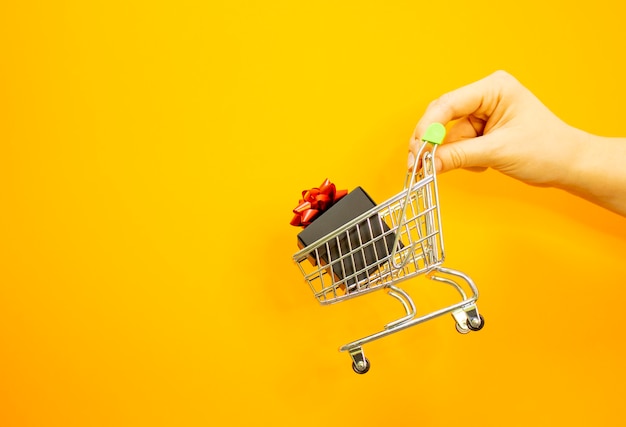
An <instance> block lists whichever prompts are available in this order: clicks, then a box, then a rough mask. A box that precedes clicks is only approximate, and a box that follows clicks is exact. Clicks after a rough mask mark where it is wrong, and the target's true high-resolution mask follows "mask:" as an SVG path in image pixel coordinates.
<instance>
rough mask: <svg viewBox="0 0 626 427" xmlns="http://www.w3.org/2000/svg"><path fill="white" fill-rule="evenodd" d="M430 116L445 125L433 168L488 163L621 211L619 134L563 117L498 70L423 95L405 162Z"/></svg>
mask: <svg viewBox="0 0 626 427" xmlns="http://www.w3.org/2000/svg"><path fill="white" fill-rule="evenodd" d="M434 122H439V123H442V124H444V125H447V126H446V127H447V128H448V133H447V135H446V139H445V142H444V144H442V145H441V146H440V147H439V148H438V149H437V152H436V158H435V166H436V168H437V171H438V172H447V171H450V170H453V169H457V168H464V169H470V170H485V169H487V168H493V169H495V170H497V171H499V172H502V173H504V174H505V175H508V176H510V177H512V178H515V179H518V180H520V181H522V182H525V183H527V184H530V185H535V186H542V187H556V188H560V189H562V190H565V191H568V192H569V193H572V194H574V195H576V196H579V197H582V198H584V199H587V200H589V201H591V202H593V203H595V204H597V205H600V206H602V207H604V208H606V209H609V210H611V211H613V212H615V213H617V214H619V215H622V216H626V138H608V137H602V136H597V135H592V134H590V133H587V132H584V131H582V130H579V129H576V128H574V127H572V126H570V125H568V124H566V123H565V122H563V121H562V120H561V119H559V118H558V117H557V116H555V115H554V114H553V113H552V112H551V111H550V110H549V109H548V108H547V107H546V106H545V105H543V104H542V103H541V101H540V100H539V99H538V98H537V97H536V96H535V95H533V94H532V93H531V92H530V91H529V90H528V89H527V88H525V87H524V86H523V85H522V84H521V83H520V82H519V81H518V80H516V79H515V78H514V77H513V76H511V75H510V74H508V73H506V72H505V71H497V72H495V73H493V74H491V75H489V76H487V77H485V78H484V79H482V80H479V81H476V82H474V83H471V84H469V85H467V86H464V87H461V88H459V89H456V90H454V91H452V92H449V93H447V94H445V95H443V96H441V97H440V98H438V99H436V100H435V101H433V102H431V103H430V105H429V106H428V108H427V109H426V111H425V112H424V115H423V116H422V118H421V119H420V121H419V122H418V123H417V126H416V128H415V132H414V134H413V136H412V137H411V141H410V148H409V159H408V163H409V165H408V166H409V168H411V167H412V166H413V164H414V158H415V157H414V156H415V153H416V151H417V149H418V147H419V145H420V142H421V135H422V134H423V133H424V132H425V130H426V128H427V127H428V125H430V124H431V123H434Z"/></svg>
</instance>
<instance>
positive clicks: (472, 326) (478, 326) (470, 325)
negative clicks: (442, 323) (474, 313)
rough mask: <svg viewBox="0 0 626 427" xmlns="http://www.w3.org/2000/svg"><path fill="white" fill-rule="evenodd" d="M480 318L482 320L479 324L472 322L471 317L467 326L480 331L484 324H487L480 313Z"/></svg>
mask: <svg viewBox="0 0 626 427" xmlns="http://www.w3.org/2000/svg"><path fill="white" fill-rule="evenodd" d="M478 319H479V320H480V323H479V324H478V325H474V324H472V322H470V319H467V327H468V328H469V329H470V330H472V331H480V330H481V329H482V328H483V326H485V319H484V318H483V316H481V315H480V314H479V315H478ZM457 330H458V329H457Z"/></svg>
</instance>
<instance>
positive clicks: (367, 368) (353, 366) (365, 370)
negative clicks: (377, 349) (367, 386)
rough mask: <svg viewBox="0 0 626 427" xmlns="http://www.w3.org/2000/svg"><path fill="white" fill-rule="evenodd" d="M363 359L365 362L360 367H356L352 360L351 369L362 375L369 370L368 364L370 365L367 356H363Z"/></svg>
mask: <svg viewBox="0 0 626 427" xmlns="http://www.w3.org/2000/svg"><path fill="white" fill-rule="evenodd" d="M364 359H365V363H364V364H363V365H364V366H363V367H361V368H359V367H357V365H356V364H355V363H354V362H352V369H353V370H354V372H356V373H357V374H360V375H362V374H365V373H367V371H369V370H370V366H371V365H370V361H369V359H368V358H367V357H365V358H364Z"/></svg>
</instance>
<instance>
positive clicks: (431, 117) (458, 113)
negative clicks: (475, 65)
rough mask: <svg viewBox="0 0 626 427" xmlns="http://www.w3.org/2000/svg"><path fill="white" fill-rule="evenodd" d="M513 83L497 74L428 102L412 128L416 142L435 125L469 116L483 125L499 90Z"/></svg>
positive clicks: (504, 74)
mask: <svg viewBox="0 0 626 427" xmlns="http://www.w3.org/2000/svg"><path fill="white" fill-rule="evenodd" d="M513 81H514V78H513V77H512V76H510V75H509V74H508V73H506V72H505V71H497V72H495V73H493V74H491V75H489V76H487V77H485V78H484V79H481V80H478V81H476V82H474V83H470V84H469V85H467V86H463V87H461V88H459V89H456V90H453V91H452V92H448V93H447V94H445V95H443V96H441V97H440V98H438V99H436V100H435V101H433V102H431V103H430V105H429V106H428V108H427V109H426V111H425V112H424V115H423V116H422V118H421V119H420V121H419V122H418V123H417V126H416V127H415V133H414V138H415V139H418V140H419V138H420V136H421V135H422V134H423V133H424V131H425V130H426V128H427V127H428V126H429V125H430V124H431V123H435V122H439V123H442V124H444V125H445V124H447V123H448V122H450V121H451V120H456V119H460V118H462V117H466V116H469V115H473V116H474V117H477V118H479V119H482V120H483V121H486V120H487V119H488V118H489V116H490V115H491V114H492V113H493V111H494V110H495V108H496V107H497V105H498V102H499V101H500V99H501V98H502V95H503V90H504V89H505V88H506V87H507V86H508V85H510V84H511V83H512V82H513Z"/></svg>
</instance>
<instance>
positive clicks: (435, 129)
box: [390, 123, 446, 270]
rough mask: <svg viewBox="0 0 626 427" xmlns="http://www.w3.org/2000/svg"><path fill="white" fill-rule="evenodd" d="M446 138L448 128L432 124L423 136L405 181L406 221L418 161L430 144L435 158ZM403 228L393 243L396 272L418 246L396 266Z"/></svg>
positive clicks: (403, 216)
mask: <svg viewBox="0 0 626 427" xmlns="http://www.w3.org/2000/svg"><path fill="white" fill-rule="evenodd" d="M445 136H446V127H445V126H444V125H442V124H441V123H432V124H431V125H430V126H428V128H427V129H426V132H424V135H423V136H422V146H421V147H420V149H419V151H418V153H417V156H415V163H414V164H413V167H412V168H411V169H412V170H411V172H407V175H406V177H405V179H404V191H406V197H405V198H404V205H403V206H402V215H401V216H400V218H402V219H404V218H405V217H406V207H407V205H408V204H409V198H410V197H411V192H410V189H411V188H412V187H413V185H414V184H415V173H416V171H417V166H418V161H419V159H420V157H421V156H422V153H423V152H424V149H425V148H426V146H427V145H428V144H432V146H433V149H432V152H431V154H430V155H431V156H432V157H434V156H435V151H436V150H437V146H438V145H439V144H441V143H442V142H443V139H444V138H445ZM425 159H426V155H424V159H422V168H423V167H424V160H425ZM435 173H436V170H435V169H434V168H433V175H434V174H435ZM401 221H402V220H401ZM401 226H402V223H399V224H398V232H396V237H395V239H394V242H393V249H392V250H391V256H390V258H391V265H393V268H395V269H396V270H400V269H402V268H404V266H405V265H406V264H407V262H408V261H409V258H410V255H409V254H411V253H413V250H414V249H415V245H417V242H413V243H411V246H410V247H409V248H407V249H408V250H407V256H406V257H405V258H404V259H403V260H402V261H401V262H400V264H396V252H397V249H398V241H399V240H400V233H399V230H400V227H401Z"/></svg>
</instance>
